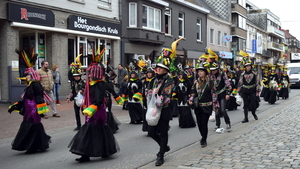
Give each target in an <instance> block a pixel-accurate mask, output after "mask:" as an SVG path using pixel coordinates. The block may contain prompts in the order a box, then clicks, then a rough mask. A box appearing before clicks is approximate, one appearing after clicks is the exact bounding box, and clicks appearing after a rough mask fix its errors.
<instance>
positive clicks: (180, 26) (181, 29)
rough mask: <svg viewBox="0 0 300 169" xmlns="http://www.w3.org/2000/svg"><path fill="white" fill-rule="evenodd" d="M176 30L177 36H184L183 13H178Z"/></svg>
mask: <svg viewBox="0 0 300 169" xmlns="http://www.w3.org/2000/svg"><path fill="white" fill-rule="evenodd" d="M178 30H179V32H178V35H179V37H184V13H179V15H178Z"/></svg>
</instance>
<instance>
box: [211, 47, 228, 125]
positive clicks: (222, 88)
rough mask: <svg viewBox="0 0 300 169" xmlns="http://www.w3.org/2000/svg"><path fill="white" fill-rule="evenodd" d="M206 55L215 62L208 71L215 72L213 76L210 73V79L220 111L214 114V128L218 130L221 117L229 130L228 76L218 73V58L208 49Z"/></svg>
mask: <svg viewBox="0 0 300 169" xmlns="http://www.w3.org/2000/svg"><path fill="white" fill-rule="evenodd" d="M208 55H209V56H211V57H213V58H214V59H215V61H213V63H212V64H211V66H210V70H211V71H212V70H217V72H216V73H215V74H213V73H210V75H209V76H210V79H211V80H212V81H213V82H214V86H215V87H216V90H217V92H216V94H217V95H218V102H219V104H220V109H219V111H218V112H216V114H215V118H216V128H215V129H217V128H220V125H221V116H223V117H224V120H225V123H226V126H227V129H231V124H230V118H229V116H228V113H227V111H226V105H227V100H226V96H230V94H231V90H232V89H231V85H230V82H229V80H228V76H227V74H226V73H225V72H222V71H220V67H219V65H218V63H217V61H218V59H219V56H218V55H217V54H216V53H214V52H213V51H212V50H211V49H210V48H208Z"/></svg>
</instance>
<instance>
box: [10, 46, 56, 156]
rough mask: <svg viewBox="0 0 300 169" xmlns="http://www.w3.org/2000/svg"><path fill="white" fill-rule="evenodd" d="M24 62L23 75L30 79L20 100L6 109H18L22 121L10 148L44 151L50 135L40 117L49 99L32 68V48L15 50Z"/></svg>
mask: <svg viewBox="0 0 300 169" xmlns="http://www.w3.org/2000/svg"><path fill="white" fill-rule="evenodd" d="M17 53H18V54H19V55H22V58H23V59H24V61H25V62H26V65H27V67H28V68H27V69H26V71H25V75H26V76H27V75H30V77H31V81H29V82H28V86H27V87H26V89H25V91H24V94H23V95H22V96H21V98H22V100H21V101H19V102H16V103H14V104H13V105H11V106H10V107H9V109H8V112H10V113H11V112H12V111H18V112H19V113H20V114H21V115H23V121H22V123H21V125H20V129H19V131H18V133H17V135H16V137H15V139H14V140H13V142H12V149H13V150H18V151H24V150H26V153H34V152H37V151H45V150H47V149H48V148H49V143H50V138H51V137H50V136H48V135H47V134H46V132H45V129H44V126H43V124H42V123H41V117H43V116H44V115H43V114H44V113H46V112H48V111H49V109H48V107H47V104H46V103H45V100H44V98H45V99H47V101H50V100H51V99H50V98H49V97H47V95H46V94H45V92H44V91H43V87H42V85H41V84H40V83H39V80H40V76H39V75H38V73H37V72H36V71H35V70H34V69H33V68H32V66H34V65H35V61H36V57H37V55H35V54H34V49H32V51H31V52H29V51H17Z"/></svg>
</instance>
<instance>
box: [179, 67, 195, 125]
mask: <svg viewBox="0 0 300 169" xmlns="http://www.w3.org/2000/svg"><path fill="white" fill-rule="evenodd" d="M192 85H193V84H191V83H190V81H189V80H188V78H187V75H186V74H185V73H184V72H180V73H179V79H178V82H177V84H176V90H175V91H174V92H175V93H176V97H177V99H178V111H179V119H178V121H179V127H180V128H190V127H195V126H196V123H195V120H194V117H193V115H192V111H191V108H190V106H189V105H188V102H187V101H188V99H189V94H190V91H191V87H192Z"/></svg>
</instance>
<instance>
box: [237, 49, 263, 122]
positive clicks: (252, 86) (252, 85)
mask: <svg viewBox="0 0 300 169" xmlns="http://www.w3.org/2000/svg"><path fill="white" fill-rule="evenodd" d="M240 55H241V56H243V61H242V64H243V65H244V66H245V67H246V68H245V72H243V73H242V74H241V77H240V79H239V83H238V89H237V91H238V92H239V93H240V94H241V96H242V98H243V102H244V107H243V109H244V115H245V118H244V120H243V121H242V123H247V122H249V120H248V110H250V111H251V112H252V115H253V117H254V119H255V120H258V117H257V115H256V114H255V111H256V109H257V107H258V103H257V97H258V96H259V92H260V86H259V77H258V75H257V73H256V72H254V71H252V62H251V60H250V56H249V54H248V53H246V52H244V51H240Z"/></svg>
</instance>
